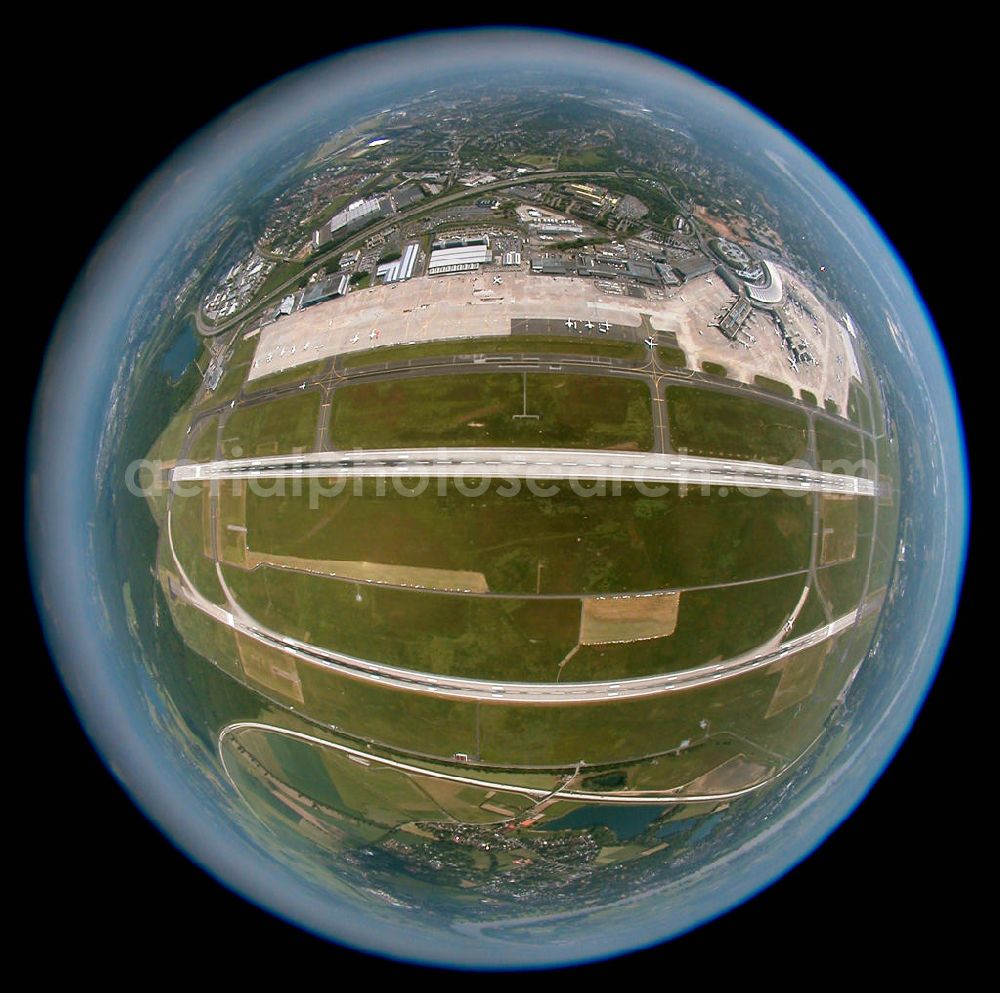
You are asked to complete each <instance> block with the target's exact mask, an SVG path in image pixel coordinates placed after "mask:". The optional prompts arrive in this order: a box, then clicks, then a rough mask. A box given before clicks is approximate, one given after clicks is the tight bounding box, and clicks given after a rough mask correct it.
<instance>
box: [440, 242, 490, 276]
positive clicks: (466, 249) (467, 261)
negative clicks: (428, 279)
mask: <svg viewBox="0 0 1000 993" xmlns="http://www.w3.org/2000/svg"><path fill="white" fill-rule="evenodd" d="M477 241H478V242H479V243H478V244H459V245H450V246H448V247H445V248H437V247H435V248H434V249H433V250H432V251H431V257H430V259H429V261H428V263H427V275H428V276H443V275H447V274H448V273H452V272H474V271H475V270H476V269H478V268H479V267H480V266H481V265H483V264H484V263H486V262H492V261H493V252H492V250H491V249H490V245H489V239H488V238H482V239H477Z"/></svg>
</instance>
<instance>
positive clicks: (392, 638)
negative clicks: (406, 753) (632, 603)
mask: <svg viewBox="0 0 1000 993" xmlns="http://www.w3.org/2000/svg"><path fill="white" fill-rule="evenodd" d="M225 577H226V583H227V584H228V585H229V587H230V589H231V590H232V591H233V594H234V596H235V597H236V599H237V601H238V602H239V603H240V605H241V606H243V607H244V609H245V610H247V612H248V613H250V614H251V615H252V616H253V617H255V618H257V619H258V620H260V621H262V622H263V623H264V624H266V625H267V626H268V627H270V628H273V629H274V630H276V631H281V632H282V633H286V634H289V635H292V636H293V637H295V638H298V639H300V640H302V641H305V642H308V643H309V644H314V645H318V646H320V647H322V648H329V649H332V650H335V651H340V652H344V653H345V654H347V655H356V656H358V657H360V658H366V659H371V660H373V661H376V662H384V663H387V664H390V665H398V666H402V667H403V668H407V669H415V670H418V671H420V672H437V673H442V674H451V675H464V676H477V677H480V678H482V679H513V680H519V679H525V680H548V679H555V674H556V666H557V665H558V663H559V661H560V660H561V659H562V658H563V657H564V656H565V655H566V653H567V652H568V651H569V650H570V649H571V648H572V647H573V646H574V645H575V644H576V639H577V633H578V631H579V628H580V602H579V600H518V599H513V598H512V599H494V598H491V597H473V596H458V595H448V594H439V593H428V592H426V591H421V590H401V589H393V588H391V587H384V586H374V585H368V584H359V583H352V582H346V581H342V580H337V579H330V578H327V577H324V576H316V575H311V574H308V573H301V572H292V571H289V570H284V569H274V568H269V567H266V566H261V567H259V568H257V569H255V570H254V571H253V572H244V571H242V570H240V569H233V568H228V567H227V568H226V570H225Z"/></svg>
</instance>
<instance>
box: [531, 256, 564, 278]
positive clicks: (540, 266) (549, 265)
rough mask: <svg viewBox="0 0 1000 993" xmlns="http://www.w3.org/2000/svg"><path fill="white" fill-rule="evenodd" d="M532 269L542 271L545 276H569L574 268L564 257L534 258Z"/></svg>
mask: <svg viewBox="0 0 1000 993" xmlns="http://www.w3.org/2000/svg"><path fill="white" fill-rule="evenodd" d="M531 271H532V272H540V273H541V274H542V275H543V276H569V275H570V274H571V273H572V272H573V270H572V269H570V267H569V266H568V265H566V263H565V262H563V261H562V259H548V258H542V259H532V260H531Z"/></svg>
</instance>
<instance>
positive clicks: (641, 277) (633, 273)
mask: <svg viewBox="0 0 1000 993" xmlns="http://www.w3.org/2000/svg"><path fill="white" fill-rule="evenodd" d="M625 274H626V275H627V276H628V278H629V279H634V280H635V281H636V282H637V283H645V284H646V285H647V286H658V285H659V282H660V281H659V279H657V277H656V270H655V269H654V268H653V267H652V266H651V265H650V264H649V263H647V262H629V264H628V267H627V268H626V269H625Z"/></svg>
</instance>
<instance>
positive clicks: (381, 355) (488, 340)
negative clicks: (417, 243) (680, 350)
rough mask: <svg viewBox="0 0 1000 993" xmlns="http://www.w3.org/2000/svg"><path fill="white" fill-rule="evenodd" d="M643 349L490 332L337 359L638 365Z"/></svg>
mask: <svg viewBox="0 0 1000 993" xmlns="http://www.w3.org/2000/svg"><path fill="white" fill-rule="evenodd" d="M646 351H647V350H646V349H645V348H644V347H643V346H642V345H640V344H638V343H637V342H632V341H616V340H608V339H599V338H570V337H569V336H568V335H565V336H554V337H546V336H544V335H529V334H516V335H492V336H489V337H482V338H467V339H462V340H455V339H451V340H449V341H428V342H421V343H419V344H416V345H387V346H383V347H381V348H372V349H366V350H365V351H363V352H351V353H350V354H349V355H342V356H340V358H339V360H338V361H339V363H340V365H341V367H342V368H344V369H358V368H363V367H365V366H372V365H382V364H383V363H386V362H412V361H415V360H417V359H430V358H453V357H455V356H460V355H520V354H527V355H593V356H599V357H601V358H612V359H623V360H626V361H629V362H632V363H635V364H636V365H641V364H642V362H644V361H645V359H646V357H647V356H646Z"/></svg>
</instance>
